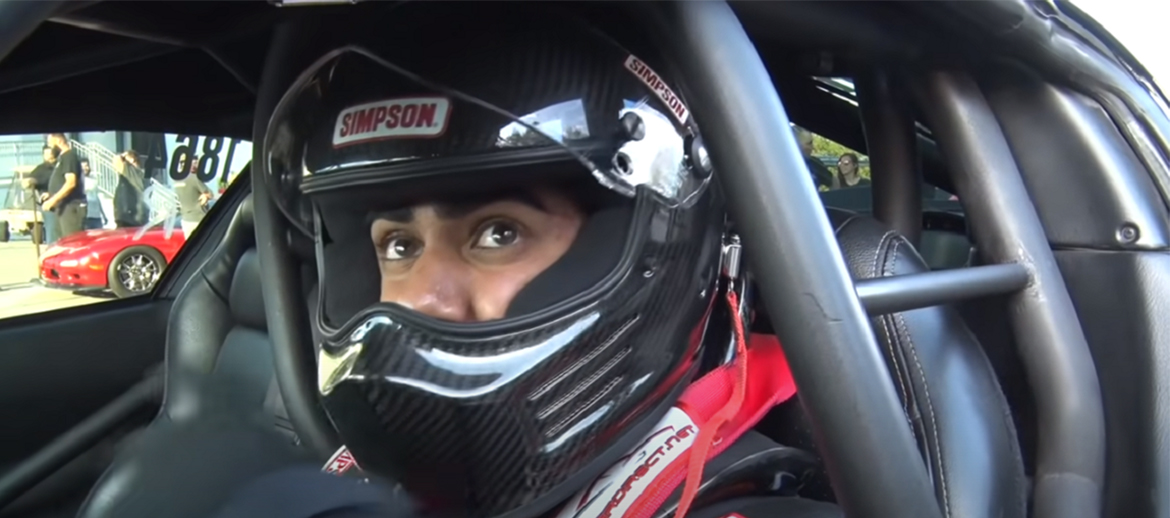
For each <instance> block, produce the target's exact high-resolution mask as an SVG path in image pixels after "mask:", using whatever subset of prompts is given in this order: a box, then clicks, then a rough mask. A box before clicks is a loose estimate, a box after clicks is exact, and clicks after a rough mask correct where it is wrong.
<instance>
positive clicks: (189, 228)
mask: <svg viewBox="0 0 1170 518" xmlns="http://www.w3.org/2000/svg"><path fill="white" fill-rule="evenodd" d="M185 158H186V157H184V159H185ZM200 160H202V157H199V156H195V157H192V158H191V161H190V164H191V165H190V169H189V172H188V174H187V177H186V178H183V179H182V180H179V181H178V182H175V195H176V196H178V198H179V217H180V218H181V220H180V225H181V226H182V227H183V235H184V236H186V237H187V238H188V239H190V238H191V233H192V232H194V231H195V227H198V226H199V222H200V221H202V220H203V216H204V215H205V214H207V204H208V202H210V201H211V189H210V188H208V187H207V184H206V183H204V182H203V180H200V179H199V174H198V173H199V161H200Z"/></svg>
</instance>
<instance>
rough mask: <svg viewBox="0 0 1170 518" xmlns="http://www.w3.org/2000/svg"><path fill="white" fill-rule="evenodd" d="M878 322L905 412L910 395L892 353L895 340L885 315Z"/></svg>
mask: <svg viewBox="0 0 1170 518" xmlns="http://www.w3.org/2000/svg"><path fill="white" fill-rule="evenodd" d="M878 321H879V322H881V324H882V330H883V331H884V332H885V335H886V341H885V342H886V349H887V350H889V351H890V362H892V363H893V367H894V379H896V380H897V381H898V390H899V391H900V392H901V393H902V410H903V411H906V404H907V402H908V401H910V393H909V391H907V390H906V381H905V380H904V379H902V376H903V375H904V374H903V372H902V367H901V365H899V363H898V354H897V353H895V351H894V341H895V340H897V338H896V337H895V336H894V331H893V330H892V329H890V323H889V320H888V319H887V318H886V316H885V315H882V316H881V317H878ZM908 413H909V412H907V414H908ZM906 420H907V422H909V420H910V416H909V415H907V416H906Z"/></svg>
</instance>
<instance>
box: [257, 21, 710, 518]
mask: <svg viewBox="0 0 1170 518" xmlns="http://www.w3.org/2000/svg"><path fill="white" fill-rule="evenodd" d="M500 9H501V8H500V6H498V5H492V6H491V7H487V6H482V4H476V3H460V4H455V6H454V7H452V5H451V4H443V3H430V2H428V3H409V4H404V5H399V6H395V7H394V8H393V9H390V10H389V12H388V13H386V14H387V16H386V17H385V19H384V20H379V21H377V22H376V23H372V24H371V25H372V26H374V27H377V30H376V31H372V32H370V31H367V33H363V34H360V35H356V36H353V37H352V38H350V39H349V40H347V41H350V42H352V43H351V44H348V45H346V46H343V47H341V48H337V49H335V50H333V51H330V52H327V53H326V54H324V55H323V56H322V57H321V58H320V59H319V60H317V61H316V62H315V63H314V64H313V65H312V66H311V67H309V68H308V69H307V70H306V71H305V72H304V73H303V74H302V75H301V76H300V77H299V78H298V79H297V81H296V82H295V84H294V85H293V86H292V87H291V88H290V89H289V91H288V92H287V93H286V95H285V96H284V97H283V98H282V100H281V101H280V103H279V104H278V106H277V109H276V111H275V113H274V115H273V117H272V120H271V121H270V125H269V128H268V132H267V137H266V139H265V142H264V153H265V155H264V156H265V157H266V164H265V169H266V170H267V178H266V182H267V184H268V187H269V189H270V190H271V191H272V192H273V193H274V195H275V197H276V199H277V200H278V204H279V206H280V208H281V210H282V211H283V212H284V213H285V214H286V216H288V217H289V218H290V219H291V220H292V221H293V223H294V224H295V225H297V226H298V227H300V228H301V229H303V230H304V231H305V232H307V233H309V234H310V235H312V236H313V238H314V240H315V241H316V250H317V263H318V285H319V288H318V294H317V295H316V296H315V299H316V301H315V302H316V309H315V311H314V312H315V317H314V318H315V323H316V331H317V335H318V337H319V347H320V351H319V353H318V362H319V379H318V382H319V390H320V394H321V396H322V400H323V402H324V404H325V407H326V410H327V412H328V414H329V416H330V418H331V420H332V421H333V424H334V425H335V426H336V428H337V430H338V432H339V434H340V436H341V438H342V440H343V441H344V442H345V444H346V446H347V447H348V448H349V450H350V451H351V452H352V454H353V455H354V458H355V459H356V461H357V463H358V464H359V465H360V466H361V468H362V469H363V470H365V471H367V472H373V473H376V474H379V475H384V476H387V477H390V478H392V479H394V480H396V481H398V482H400V483H401V484H402V485H403V486H404V487H405V488H406V489H407V490H408V491H409V492H410V493H411V494H412V496H414V497H415V498H416V500H417V501H418V502H420V504H422V505H423V506H425V507H426V508H427V509H428V510H430V511H432V512H434V513H436V514H438V515H443V516H467V517H509V518H513V517H516V518H518V517H533V516H537V515H538V514H540V513H542V512H545V511H547V510H549V509H551V508H552V507H553V506H555V505H557V504H558V503H561V502H563V501H564V500H565V499H567V498H568V497H570V496H571V494H572V493H573V492H574V491H576V490H578V489H580V488H581V487H582V486H584V485H585V484H586V483H587V482H588V481H590V480H591V479H593V478H594V477H596V476H598V475H599V474H600V473H601V472H602V471H604V470H605V469H606V468H607V467H609V466H610V465H611V464H612V463H614V462H615V461H616V460H617V459H618V458H619V457H620V456H621V455H623V454H624V453H625V452H626V451H627V450H628V449H629V448H631V447H633V446H635V445H636V444H635V443H636V442H637V441H638V440H640V439H641V438H642V437H643V436H645V435H646V433H647V432H648V431H649V429H650V427H652V426H653V425H654V424H655V423H656V422H657V421H658V420H659V419H660V418H661V417H662V415H663V414H664V413H665V412H666V410H668V409H669V408H670V406H671V405H672V404H673V403H674V402H675V400H676V399H677V397H678V395H679V394H680V393H681V391H682V389H683V388H684V387H685V386H686V385H687V384H688V383H689V381H690V380H691V379H692V378H693V376H694V374H695V372H696V370H697V368H698V367H697V364H698V362H697V359H698V355H699V352H700V349H701V342H702V336H703V333H704V330H705V328H706V324H707V320H708V316H709V315H710V310H711V307H712V304H713V301H714V300H715V295H716V294H715V291H716V290H717V277H718V270H719V261H720V255H719V253H720V239H721V234H722V230H723V212H722V206H721V204H720V202H719V201H718V200H717V196H716V193H715V192H714V190H715V189H714V186H713V185H712V184H711V182H710V177H711V166H710V163H709V161H708V159H707V157H706V154H705V151H704V150H703V146H702V138H701V136H700V134H699V131H698V128H697V126H696V125H695V123H694V121H693V119H692V117H691V116H690V112H689V111H688V110H687V107H686V103H685V101H684V99H683V98H682V97H681V96H680V95H679V93H678V90H677V85H676V84H675V83H674V82H672V81H670V80H668V79H667V78H665V77H664V76H662V75H660V74H659V71H660V70H663V69H662V68H661V64H660V63H659V62H658V61H657V60H656V59H655V58H654V56H652V55H650V54H646V53H640V54H638V55H635V54H632V53H630V52H628V51H626V50H624V49H623V47H621V46H619V45H617V44H616V43H615V42H614V41H613V40H612V39H611V38H609V37H607V36H605V35H603V34H602V33H601V32H599V31H598V30H597V29H596V27H594V26H591V25H587V24H585V23H584V22H582V21H581V20H580V19H577V18H574V17H570V16H564V15H563V14H562V13H561V12H560V11H559V10H558V8H557V7H555V6H538V5H535V4H528V5H525V6H524V7H522V8H521V7H516V6H509V7H508V8H507V9H506V11H507V12H500ZM535 184H554V185H557V186H559V187H560V188H562V189H565V190H567V192H571V193H573V194H574V196H575V197H577V198H578V201H579V202H580V203H581V204H582V206H583V207H587V208H588V210H587V216H586V217H585V219H584V222H583V223H582V225H581V227H580V229H579V231H578V232H577V237H576V239H575V240H574V241H573V242H572V244H571V246H569V248H568V250H567V251H566V252H565V253H564V254H563V256H561V257H560V258H559V259H558V260H556V262H554V263H553V264H552V265H551V266H549V267H548V268H547V269H545V270H544V271H543V272H541V273H540V274H539V275H537V276H536V277H535V278H533V279H532V280H531V281H530V282H528V283H527V284H526V285H525V286H524V288H523V289H521V290H520V291H519V293H518V294H517V295H516V296H515V297H514V298H513V299H512V301H511V303H510V304H509V305H508V308H507V311H506V314H505V315H504V317H503V318H500V319H495V320H490V321H485V322H451V321H445V320H441V319H438V318H434V317H431V316H427V315H425V314H422V313H420V312H418V311H414V310H412V309H410V308H407V307H405V306H403V305H399V304H394V303H388V302H380V292H379V286H380V283H379V275H380V273H379V264H378V258H377V256H376V254H375V250H374V247H373V246H372V245H371V242H370V232H369V228H370V220H369V217H370V214H374V213H378V212H379V211H387V210H395V209H401V208H403V207H409V206H412V205H413V204H417V203H422V202H427V201H433V200H444V199H452V198H455V199H458V198H460V197H472V198H474V197H477V196H479V197H482V196H485V195H490V194H491V193H495V192H502V191H503V190H508V189H516V188H524V187H525V186H528V185H535Z"/></svg>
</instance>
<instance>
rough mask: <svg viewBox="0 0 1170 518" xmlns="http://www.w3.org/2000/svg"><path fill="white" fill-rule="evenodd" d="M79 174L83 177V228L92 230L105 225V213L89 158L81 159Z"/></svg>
mask: <svg viewBox="0 0 1170 518" xmlns="http://www.w3.org/2000/svg"><path fill="white" fill-rule="evenodd" d="M81 174H82V176H84V177H85V229H86V230H92V229H98V228H102V227H104V226H106V214H105V211H103V210H102V200H101V198H100V197H99V196H98V182H97V176H96V175H95V174H94V172H93V169H92V168H91V167H90V164H89V159H88V158H82V159H81Z"/></svg>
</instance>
